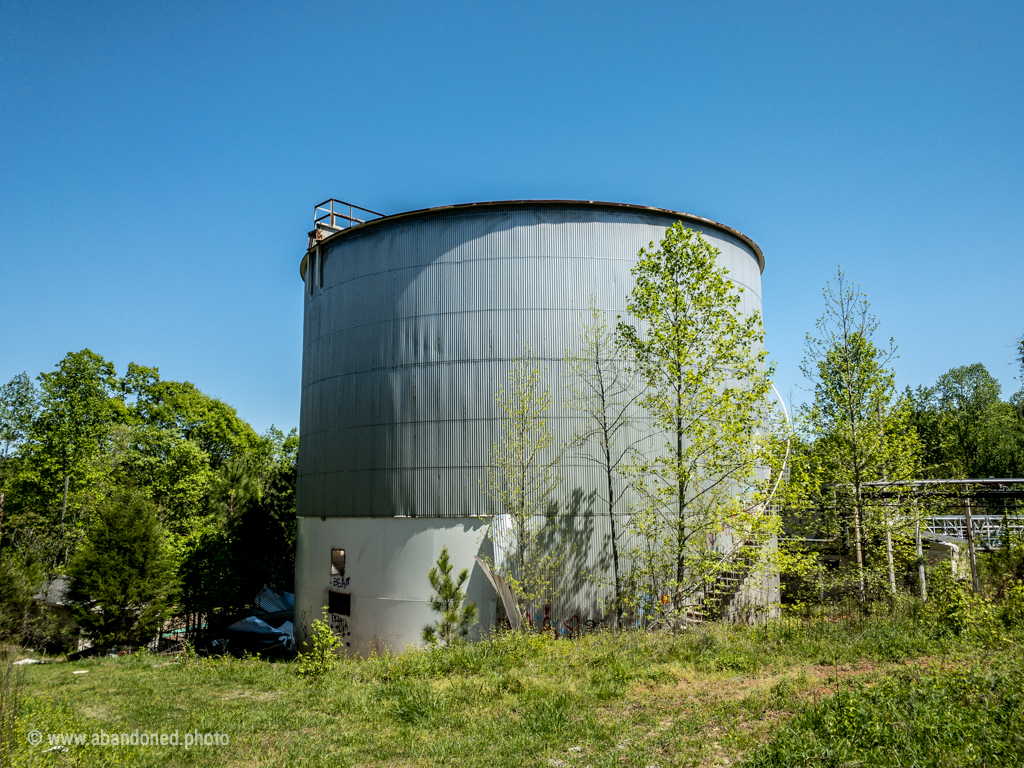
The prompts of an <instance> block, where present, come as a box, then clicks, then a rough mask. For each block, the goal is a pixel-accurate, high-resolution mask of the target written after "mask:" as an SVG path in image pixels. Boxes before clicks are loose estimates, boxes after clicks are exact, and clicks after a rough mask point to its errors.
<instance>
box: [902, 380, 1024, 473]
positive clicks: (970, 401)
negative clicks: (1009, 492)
mask: <svg viewBox="0 0 1024 768" xmlns="http://www.w3.org/2000/svg"><path fill="white" fill-rule="evenodd" d="M1000 391H1001V387H1000V385H999V382H998V381H996V379H995V378H994V377H993V376H992V375H991V374H990V373H989V372H988V370H987V369H986V368H985V366H983V365H982V364H981V363H975V364H974V365H965V366H958V367H956V368H951V369H950V370H949V371H947V372H946V373H944V374H942V375H941V376H940V377H939V378H938V381H936V383H935V386H934V387H918V388H917V390H916V391H915V392H914V393H913V397H912V401H913V406H914V424H915V426H916V428H917V430H918V433H919V435H920V436H921V442H922V444H923V446H924V451H925V456H926V468H927V471H928V473H929V475H930V476H932V477H943V478H961V477H963V478H976V477H1020V476H1021V474H1022V473H1024V419H1022V415H1024V412H1022V411H1021V409H1020V408H1019V403H1018V405H1014V403H1013V402H1004V401H1003V400H1002V399H1001V398H1000Z"/></svg>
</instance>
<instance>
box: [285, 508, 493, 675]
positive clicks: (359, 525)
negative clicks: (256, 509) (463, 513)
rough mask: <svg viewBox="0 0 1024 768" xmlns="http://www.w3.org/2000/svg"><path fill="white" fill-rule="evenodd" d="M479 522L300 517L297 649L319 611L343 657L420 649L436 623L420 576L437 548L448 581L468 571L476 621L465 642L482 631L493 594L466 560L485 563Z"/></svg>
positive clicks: (483, 526) (489, 624)
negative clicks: (445, 559) (447, 566)
mask: <svg viewBox="0 0 1024 768" xmlns="http://www.w3.org/2000/svg"><path fill="white" fill-rule="evenodd" d="M487 522H488V521H487V520H486V519H483V518H479V517H461V518H411V517H393V518H365V517H328V518H326V519H321V518H319V517H316V518H310V517H300V518H299V519H298V530H297V545H296V553H295V586H296V590H295V633H296V637H295V639H296V641H297V642H298V644H299V647H300V648H304V647H306V646H307V644H308V641H309V628H310V625H311V624H312V622H313V620H314V619H318V618H321V617H322V613H323V609H324V607H325V606H329V607H330V608H331V610H330V611H329V612H328V619H329V622H330V624H331V627H332V629H333V630H334V632H335V634H337V635H338V636H339V637H340V638H341V640H342V642H344V644H345V650H346V651H347V652H348V653H350V654H355V655H360V656H368V655H370V654H371V653H374V652H376V653H385V652H389V653H401V652H403V651H404V650H405V649H406V648H407V647H410V646H417V645H421V640H420V636H421V635H422V632H423V627H424V626H426V625H427V624H431V623H434V622H435V621H437V615H436V614H435V613H434V612H433V611H431V610H430V606H429V605H428V602H427V601H428V600H429V598H430V597H431V595H432V594H433V590H432V589H431V587H430V582H429V581H428V580H427V574H428V572H429V571H430V569H431V568H432V567H433V566H434V565H435V564H436V562H437V558H438V556H439V555H440V554H441V547H447V548H448V554H449V556H450V558H451V562H452V566H453V567H452V572H453V573H452V575H453V577H454V576H456V575H457V574H458V572H459V571H461V570H462V569H463V568H467V569H469V572H470V576H469V580H468V582H467V583H466V587H464V589H465V590H466V593H467V599H468V600H471V601H473V602H475V603H476V605H477V608H478V611H479V617H480V618H479V622H478V623H477V625H476V627H475V628H474V630H473V635H474V636H476V637H479V636H480V635H481V634H483V633H485V632H489V631H490V630H491V629H492V628H493V622H494V616H495V594H494V589H493V588H492V587H491V585H490V583H489V582H488V581H487V577H486V576H484V574H483V572H482V571H481V570H480V567H479V566H478V565H477V564H476V562H475V561H474V560H473V558H474V556H476V555H480V556H481V557H484V558H490V557H491V556H492V549H491V542H490V540H489V539H487V538H486V536H485V533H486V530H487ZM332 553H333V560H334V562H333V563H332ZM339 553H344V554H343V555H340V556H339ZM338 566H340V567H338Z"/></svg>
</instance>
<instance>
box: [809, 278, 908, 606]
mask: <svg viewBox="0 0 1024 768" xmlns="http://www.w3.org/2000/svg"><path fill="white" fill-rule="evenodd" d="M824 295H825V313H824V314H823V315H822V317H821V318H820V319H819V320H818V322H817V334H816V335H814V334H810V333H808V334H807V341H806V346H805V356H804V361H803V364H802V366H801V368H802V370H803V373H804V375H805V376H806V377H807V379H808V380H809V381H810V382H811V383H812V385H813V387H814V399H813V401H812V402H811V403H810V404H808V405H806V406H805V407H804V408H803V409H802V411H801V412H800V414H799V417H798V421H797V423H798V426H799V429H800V431H801V432H802V438H803V439H802V440H801V441H800V444H799V446H798V450H797V451H796V452H794V456H793V471H792V472H791V485H792V484H794V483H797V484H802V487H799V488H797V489H795V496H796V497H801V496H802V497H803V501H804V503H805V504H807V505H809V506H812V507H814V508H816V509H817V510H818V513H817V514H816V515H814V516H813V517H812V518H811V519H807V518H805V519H804V520H803V521H802V522H803V523H804V524H805V526H806V525H807V524H809V525H810V526H811V527H813V528H814V529H816V530H812V531H807V530H805V531H801V532H802V533H804V535H811V536H813V537H816V538H823V539H831V540H838V539H839V537H840V533H841V532H842V531H843V530H844V529H845V528H846V526H847V525H851V524H852V528H853V534H854V535H853V543H854V551H853V552H852V553H850V554H851V555H852V557H851V558H850V559H851V560H853V561H854V563H855V564H856V579H857V589H858V592H859V594H860V595H861V598H862V599H865V600H866V599H867V598H868V589H869V586H870V584H871V582H872V580H873V579H872V577H873V574H872V573H871V571H874V572H875V574H877V573H879V572H887V575H888V581H889V587H890V591H892V592H895V591H896V569H895V553H894V551H893V538H894V536H899V535H903V536H904V537H906V536H907V535H909V534H908V532H912V531H913V525H914V524H915V522H916V520H917V516H916V515H917V512H918V511H917V510H914V509H913V508H912V507H911V506H910V505H909V504H906V503H904V502H901V501H900V500H898V499H897V500H895V501H893V500H891V499H886V501H885V503H884V504H883V503H878V504H875V503H873V501H872V493H873V491H872V490H871V489H870V488H869V487H866V486H865V483H869V482H874V481H881V480H888V481H897V480H905V479H910V478H913V477H916V476H917V474H918V470H919V466H920V459H919V454H920V447H919V443H918V439H917V434H916V432H915V431H914V429H913V427H912V426H911V408H910V405H909V402H908V401H907V400H906V399H903V398H898V397H897V396H896V393H895V373H894V371H893V370H892V367H891V363H892V361H893V360H894V358H895V356H896V345H895V342H894V341H893V340H891V339H890V341H889V344H888V345H887V346H886V347H880V346H878V345H876V344H875V343H874V340H873V338H874V334H875V331H876V330H877V329H878V320H877V318H875V316H874V315H872V314H871V312H870V305H869V304H868V301H867V297H866V296H865V295H864V294H863V293H862V292H861V291H860V289H859V287H858V286H854V285H851V284H850V283H849V282H847V280H846V276H845V275H844V274H843V272H842V270H839V271H838V272H837V274H836V278H835V281H834V282H830V283H829V284H828V285H827V286H826V288H825V293H824ZM791 493H793V492H792V491H791ZM791 499H792V496H791ZM805 508H806V507H805ZM878 541H884V542H885V549H884V554H883V555H881V556H877V555H876V556H872V553H870V552H868V551H867V550H868V549H869V548H870V547H871V545H872V543H873V542H878Z"/></svg>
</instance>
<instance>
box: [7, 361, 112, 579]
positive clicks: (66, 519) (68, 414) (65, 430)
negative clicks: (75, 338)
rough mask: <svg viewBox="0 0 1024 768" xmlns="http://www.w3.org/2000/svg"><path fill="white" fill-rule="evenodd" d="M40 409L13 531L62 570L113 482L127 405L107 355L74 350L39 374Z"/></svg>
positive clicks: (14, 499)
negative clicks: (115, 438)
mask: <svg viewBox="0 0 1024 768" xmlns="http://www.w3.org/2000/svg"><path fill="white" fill-rule="evenodd" d="M39 382H40V384H39V408H38V411H37V413H36V416H35V418H34V419H33V420H32V423H31V426H30V428H29V429H28V432H27V435H26V437H25V440H24V441H23V443H22V445H21V447H20V449H19V463H18V471H17V475H16V476H15V477H14V478H12V480H11V486H12V487H11V493H10V501H11V503H9V504H8V505H7V506H8V508H9V509H10V514H9V516H8V517H9V519H10V528H11V534H12V536H13V537H14V538H15V540H16V541H17V542H18V543H19V545H20V548H21V549H22V554H23V556H25V557H26V558H29V559H35V560H39V561H41V562H42V563H43V565H44V568H45V570H47V571H48V572H50V573H55V572H57V571H59V570H60V569H61V568H62V567H63V565H64V563H65V562H66V561H67V559H68V557H69V556H70V554H71V552H72V551H73V550H74V548H75V546H76V545H77V543H78V542H79V541H80V540H81V538H82V536H83V535H84V532H85V529H86V527H87V525H88V520H89V517H90V516H91V514H92V513H93V512H94V511H95V509H96V505H97V504H98V502H99V500H100V498H101V497H102V495H103V493H104V489H105V488H106V487H107V485H108V481H109V474H110V471H111V469H112V463H111V462H110V461H109V460H108V459H109V458H110V456H111V455H112V452H113V453H116V450H115V449H116V446H113V445H112V441H111V436H112V434H113V433H114V429H115V427H117V426H118V425H123V423H124V403H123V401H122V400H121V399H120V397H119V392H118V387H117V383H118V382H117V376H116V374H115V371H114V366H113V364H112V363H110V362H109V361H107V360H105V359H104V358H102V357H100V356H99V355H97V354H95V353H94V352H92V351H91V350H88V349H83V350H81V351H80V352H70V353H68V354H67V355H66V356H65V357H64V359H62V360H61V361H60V362H59V363H58V364H57V366H56V369H55V370H53V371H50V372H48V373H42V374H40V375H39Z"/></svg>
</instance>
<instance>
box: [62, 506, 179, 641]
mask: <svg viewBox="0 0 1024 768" xmlns="http://www.w3.org/2000/svg"><path fill="white" fill-rule="evenodd" d="M68 576H69V577H70V578H69V584H68V598H69V601H70V602H71V603H72V604H73V605H74V606H75V611H74V613H75V618H76V619H77V621H78V624H79V626H80V627H81V628H82V629H83V631H84V632H85V634H86V636H88V637H89V638H91V639H92V640H93V642H95V643H96V644H97V645H98V646H100V647H108V646H112V645H129V646H136V645H141V644H144V643H145V642H146V641H147V640H149V639H150V638H151V637H152V636H153V634H154V633H155V632H156V631H157V629H158V628H159V627H160V622H161V621H162V620H163V618H164V615H165V614H166V612H167V608H168V602H169V593H170V588H171V585H172V584H173V583H174V573H173V572H172V568H171V564H170V560H169V558H168V556H167V553H166V551H165V548H164V543H163V531H162V529H161V526H160V522H159V520H158V519H157V516H156V509H155V506H154V504H153V502H152V501H150V500H149V498H148V497H147V496H146V495H145V493H143V492H142V491H138V490H120V491H117V492H115V493H114V494H113V495H112V496H111V497H110V498H109V499H107V500H106V502H105V503H104V504H103V505H102V506H101V507H100V509H99V511H98V514H97V516H96V519H95V520H94V522H93V524H92V527H91V528H90V530H89V533H88V536H87V537H86V539H85V541H84V542H83V544H82V546H81V547H79V549H78V552H76V554H75V556H74V558H72V561H71V564H70V566H69V568H68Z"/></svg>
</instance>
